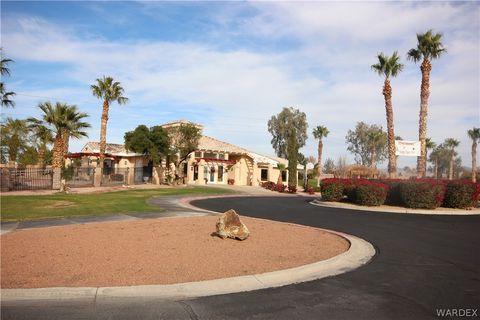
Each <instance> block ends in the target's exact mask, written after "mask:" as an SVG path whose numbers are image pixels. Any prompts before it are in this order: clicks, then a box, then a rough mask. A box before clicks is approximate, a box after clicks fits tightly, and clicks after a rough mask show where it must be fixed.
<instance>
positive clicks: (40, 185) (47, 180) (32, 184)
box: [1, 168, 53, 191]
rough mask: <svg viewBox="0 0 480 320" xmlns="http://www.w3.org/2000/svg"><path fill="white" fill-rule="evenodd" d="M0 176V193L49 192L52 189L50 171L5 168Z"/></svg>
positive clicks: (51, 172) (51, 173) (51, 174)
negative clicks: (0, 189) (0, 190)
mask: <svg viewBox="0 0 480 320" xmlns="http://www.w3.org/2000/svg"><path fill="white" fill-rule="evenodd" d="M1 175H2V177H1V181H2V191H3V190H5V191H7V190H8V191H19V190H44V189H47V190H51V189H52V187H53V171H52V169H37V168H33V169H32V168H30V169H13V168H5V169H2V170H1ZM4 184H6V185H4Z"/></svg>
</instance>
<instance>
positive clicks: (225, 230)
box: [217, 209, 250, 240]
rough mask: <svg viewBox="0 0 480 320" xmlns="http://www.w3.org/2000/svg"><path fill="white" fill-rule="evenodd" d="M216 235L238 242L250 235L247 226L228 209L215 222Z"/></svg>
mask: <svg viewBox="0 0 480 320" xmlns="http://www.w3.org/2000/svg"><path fill="white" fill-rule="evenodd" d="M217 235H218V236H219V237H220V238H222V239H225V238H232V239H238V240H245V239H247V238H248V236H249V235H250V231H248V228H247V226H245V225H244V224H243V223H242V221H240V216H239V215H238V214H237V213H236V212H235V210H233V209H230V210H228V211H227V212H225V213H224V214H222V216H221V217H220V218H218V221H217Z"/></svg>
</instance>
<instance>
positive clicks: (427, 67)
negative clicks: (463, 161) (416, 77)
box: [417, 59, 432, 178]
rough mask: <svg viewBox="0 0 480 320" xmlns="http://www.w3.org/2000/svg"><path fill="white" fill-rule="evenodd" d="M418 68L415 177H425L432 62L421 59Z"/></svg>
mask: <svg viewBox="0 0 480 320" xmlns="http://www.w3.org/2000/svg"><path fill="white" fill-rule="evenodd" d="M420 70H421V71H422V86H421V89H420V117H419V122H418V139H419V140H420V157H418V158H417V178H423V177H425V173H426V168H427V166H426V162H427V158H426V152H427V150H426V149H427V148H426V145H425V140H426V139H427V114H428V98H429V96H430V71H431V70H432V64H431V63H430V61H429V60H428V59H423V62H422V65H421V66H420Z"/></svg>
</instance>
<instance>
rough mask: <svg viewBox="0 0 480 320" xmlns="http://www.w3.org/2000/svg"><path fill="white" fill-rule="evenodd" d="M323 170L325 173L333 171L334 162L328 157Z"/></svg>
mask: <svg viewBox="0 0 480 320" xmlns="http://www.w3.org/2000/svg"><path fill="white" fill-rule="evenodd" d="M323 170H324V171H325V173H328V174H333V173H334V172H335V162H334V161H333V160H332V159H330V158H328V159H327V160H325V164H324V165H323Z"/></svg>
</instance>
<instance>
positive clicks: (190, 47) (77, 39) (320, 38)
mask: <svg viewBox="0 0 480 320" xmlns="http://www.w3.org/2000/svg"><path fill="white" fill-rule="evenodd" d="M479 24H480V5H479V4H478V3H477V2H453V3H452V2H417V3H412V2H156V1H155V2H154V1H149V2H131V1H128V2H117V1H109V2H87V1H66V2H62V1H54V2H46V1H35V2H25V1H2V2H1V27H2V28H1V36H2V37H1V46H2V47H3V50H4V52H5V54H6V55H7V56H8V57H9V58H11V59H13V60H14V61H15V62H14V63H13V64H11V65H10V68H11V72H12V76H11V77H8V78H5V79H3V80H2V81H4V82H5V83H6V85H7V89H8V90H12V91H15V92H16V93H17V96H16V97H15V102H16V108H15V109H4V110H2V117H7V116H12V117H17V118H25V117H28V116H37V115H39V112H38V108H37V105H38V103H39V102H43V101H46V100H51V101H53V102H55V101H63V102H67V103H70V104H76V105H77V106H78V107H79V108H80V109H81V110H82V111H85V112H87V113H89V114H90V119H89V121H90V122H91V124H92V129H91V130H90V131H89V135H90V138H89V139H88V140H94V141H98V139H99V126H100V113H101V101H98V100H97V99H96V98H94V97H93V96H92V94H91V92H90V89H89V86H90V85H91V84H93V83H94V81H95V79H96V78H99V77H101V76H103V75H111V76H113V77H114V78H115V79H116V80H117V81H120V82H121V83H122V85H123V86H124V88H125V94H126V96H127V97H129V98H130V103H129V104H128V105H126V106H118V105H113V106H112V107H111V109H110V119H109V123H108V135H107V141H108V142H112V143H123V135H124V133H125V131H129V130H133V129H134V128H135V127H136V126H137V125H139V124H146V125H148V126H153V125H158V124H162V123H166V122H169V121H172V120H176V119H188V120H191V121H194V122H198V123H201V124H203V125H204V126H205V130H204V132H205V134H206V135H209V136H213V137H216V138H218V139H221V140H224V141H227V142H230V143H234V144H237V145H240V146H243V147H245V148H248V149H250V150H252V151H256V152H258V153H262V154H266V155H273V154H274V151H273V149H272V147H271V144H270V139H271V136H270V134H269V133H268V131H267V121H268V120H269V118H270V117H271V116H272V115H273V114H276V113H278V112H280V111H281V110H282V108H283V107H285V106H293V107H295V108H298V109H300V110H301V111H303V112H305V113H306V114H307V120H308V123H309V130H308V131H309V139H308V141H307V145H306V146H305V147H304V148H303V149H302V150H301V151H302V152H303V153H304V154H306V155H307V156H308V155H313V156H316V141H315V140H314V139H313V136H312V135H311V131H312V130H313V128H314V127H315V126H317V125H324V126H327V127H328V128H329V129H330V135H329V136H328V137H327V138H326V139H325V147H324V157H325V158H333V159H336V158H337V157H338V156H344V155H345V156H347V157H348V159H349V160H350V161H353V157H352V156H351V155H350V154H349V153H348V152H347V150H346V145H345V135H346V133H347V131H348V130H349V129H352V128H354V126H355V124H356V122H357V121H365V122H367V123H370V124H374V123H375V124H379V125H382V126H383V127H384V128H385V127H386V120H385V109H384V100H383V96H382V94H381V89H382V84H383V79H382V78H381V77H379V76H378V75H376V74H374V73H373V72H372V71H371V69H370V66H371V65H372V64H374V63H376V55H377V54H378V53H379V52H385V53H386V54H388V55H390V54H392V53H393V51H394V50H398V51H399V53H400V56H401V57H402V62H403V63H404V64H405V69H404V71H403V72H402V73H401V74H400V75H399V76H398V77H397V78H395V79H393V81H392V86H393V107H394V116H395V119H394V121H395V130H396V132H395V133H396V135H399V136H401V137H402V138H403V139H405V140H415V139H417V137H418V112H419V93H420V92H419V90H420V80H421V74H420V70H419V66H418V65H415V64H414V63H412V62H409V61H406V52H407V51H408V50H409V49H410V48H413V47H415V45H416V36H415V35H416V33H418V32H425V31H426V30H427V29H429V28H433V29H434V31H436V32H442V33H443V36H444V44H445V46H446V47H447V49H448V53H447V54H446V55H445V56H444V57H442V58H441V59H440V60H438V61H434V62H433V70H432V74H431V96H430V109H429V116H428V136H430V137H432V138H433V140H434V141H436V142H438V143H440V142H442V141H443V140H444V139H445V138H447V137H454V138H456V139H459V140H460V141H461V145H460V147H459V153H460V155H461V156H462V159H463V163H464V164H465V165H470V146H471V143H470V141H469V139H468V137H467V134H466V131H467V130H468V129H470V128H472V127H473V126H477V127H478V126H480V110H479V108H480V107H479V106H480V93H479V92H480V91H479V90H478V88H480V35H479V32H480V31H479V30H480V25H479ZM86 141H87V139H84V140H77V141H75V140H74V141H72V142H71V151H78V150H80V148H81V147H82V146H83V145H84V144H85V143H86ZM325 158H324V159H325ZM399 165H400V166H404V165H411V166H413V165H415V159H414V158H404V157H401V158H399ZM382 166H383V167H384V166H386V163H384V164H383V165H382Z"/></svg>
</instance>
